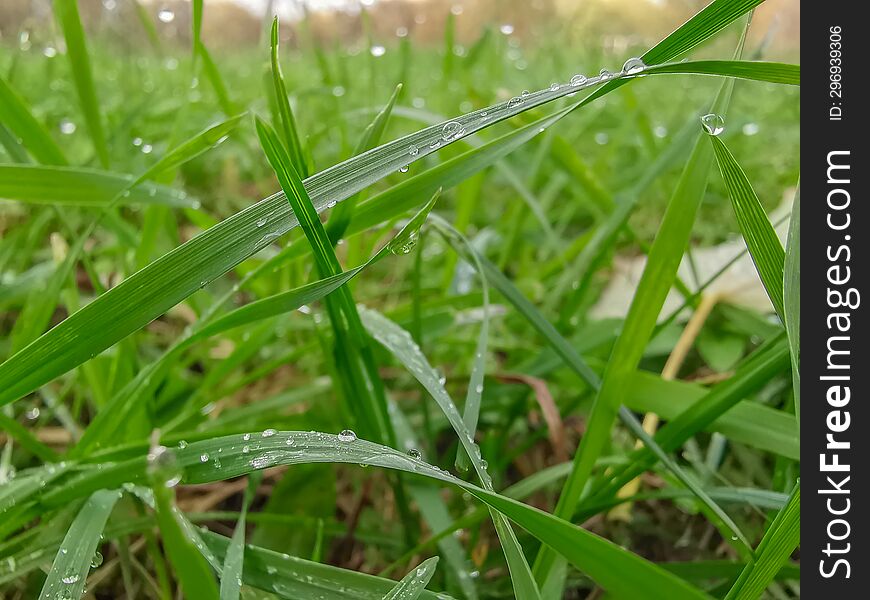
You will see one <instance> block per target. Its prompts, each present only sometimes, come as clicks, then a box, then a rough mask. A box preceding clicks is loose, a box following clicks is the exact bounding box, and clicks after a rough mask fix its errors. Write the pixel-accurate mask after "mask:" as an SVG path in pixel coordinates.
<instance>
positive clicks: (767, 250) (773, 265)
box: [708, 135, 785, 322]
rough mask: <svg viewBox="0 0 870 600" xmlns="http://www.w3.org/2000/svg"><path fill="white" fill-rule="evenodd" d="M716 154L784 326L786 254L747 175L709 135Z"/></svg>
mask: <svg viewBox="0 0 870 600" xmlns="http://www.w3.org/2000/svg"><path fill="white" fill-rule="evenodd" d="M708 137H709V138H710V142H711V143H712V144H713V150H714V152H715V153H716V162H717V163H718V164H719V171H720V172H721V173H722V179H724V180H725V185H726V186H727V187H728V195H729V196H731V206H732V207H733V208H734V214H735V215H736V217H737V223H738V225H740V232H741V233H742V234H743V239H744V240H745V242H746V247H747V248H748V249H749V254H750V255H751V256H752V261H753V262H754V263H755V268H756V270H757V271H758V275H759V277H761V282H762V283H763V284H764V289H765V290H767V295H768V296H769V297H770V302H771V303H772V304H773V308H774V309H775V310H776V314H778V315H779V317H780V319H781V320H782V321H783V322H785V317H784V309H783V291H782V288H783V272H784V268H785V251H784V250H783V249H782V244H781V243H780V241H779V238H778V237H777V235H776V231H774V229H773V225H771V223H770V220H769V219H768V218H767V214H766V213H765V212H764V208H763V207H762V206H761V202H760V201H759V200H758V196H756V195H755V190H753V189H752V185H751V184H750V183H749V179H747V177H746V174H745V173H744V172H743V169H741V168H740V165H738V164H737V161H736V160H735V159H734V156H733V155H732V154H731V151H730V150H728V148H727V146H725V143H724V142H723V141H722V140H720V139H719V138H718V137H716V136H715V135H708Z"/></svg>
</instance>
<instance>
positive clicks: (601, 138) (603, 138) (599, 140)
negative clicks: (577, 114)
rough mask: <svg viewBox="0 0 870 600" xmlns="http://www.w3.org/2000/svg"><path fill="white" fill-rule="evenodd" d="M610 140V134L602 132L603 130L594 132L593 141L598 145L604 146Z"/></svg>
mask: <svg viewBox="0 0 870 600" xmlns="http://www.w3.org/2000/svg"><path fill="white" fill-rule="evenodd" d="M609 141H610V136H609V135H607V134H606V133H604V132H603V131H599V132H598V133H596V134H595V143H596V144H598V145H599V146H604V145H606V144H607V142H609Z"/></svg>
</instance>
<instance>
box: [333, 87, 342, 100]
mask: <svg viewBox="0 0 870 600" xmlns="http://www.w3.org/2000/svg"><path fill="white" fill-rule="evenodd" d="M332 95H333V96H335V97H336V98H341V97H342V96H344V86H341V85H337V86H335V87H334V88H332Z"/></svg>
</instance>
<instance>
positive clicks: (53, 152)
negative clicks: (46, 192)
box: [0, 76, 67, 181]
mask: <svg viewBox="0 0 870 600" xmlns="http://www.w3.org/2000/svg"><path fill="white" fill-rule="evenodd" d="M0 123H3V125H4V126H6V127H8V128H9V130H10V131H11V132H12V133H13V134H14V135H15V137H17V138H18V139H19V140H21V144H22V145H23V146H24V147H25V148H27V151H28V152H30V154H31V155H32V156H33V158H35V159H36V160H37V161H39V162H41V163H43V164H46V165H65V164H67V161H66V157H65V156H64V155H63V151H62V150H61V149H60V147H59V146H58V145H57V144H56V143H55V141H54V140H53V139H52V137H51V136H50V135H49V134H48V132H47V131H46V130H45V128H43V126H42V125H41V124H40V123H39V121H37V120H36V119H35V118H34V116H33V114H32V113H31V112H30V109H29V108H27V105H26V104H25V103H24V100H23V99H22V98H21V96H19V95H18V94H17V93H16V92H15V90H13V89H12V88H11V87H10V86H9V84H8V83H6V80H5V79H4V78H3V77H2V76H0ZM4 179H5V178H3V177H0V181H3V180H4Z"/></svg>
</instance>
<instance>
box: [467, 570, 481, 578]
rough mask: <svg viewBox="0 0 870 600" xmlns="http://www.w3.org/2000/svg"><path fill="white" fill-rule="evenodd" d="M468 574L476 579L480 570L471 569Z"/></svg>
mask: <svg viewBox="0 0 870 600" xmlns="http://www.w3.org/2000/svg"><path fill="white" fill-rule="evenodd" d="M468 576H469V577H471V578H472V579H477V578H478V577H480V571H471V572H470V573H469V574H468Z"/></svg>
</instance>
